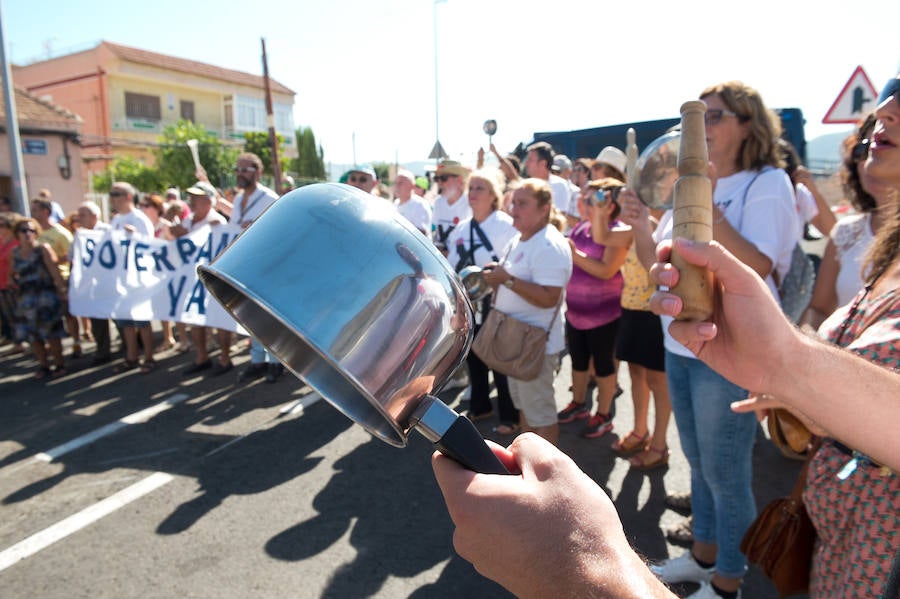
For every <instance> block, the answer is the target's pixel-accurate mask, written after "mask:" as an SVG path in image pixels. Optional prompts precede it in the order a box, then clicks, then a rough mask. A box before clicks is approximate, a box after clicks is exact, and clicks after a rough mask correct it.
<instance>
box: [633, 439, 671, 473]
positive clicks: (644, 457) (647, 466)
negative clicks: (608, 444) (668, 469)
mask: <svg viewBox="0 0 900 599" xmlns="http://www.w3.org/2000/svg"><path fill="white" fill-rule="evenodd" d="M653 456H656V458H655V459H654V458H653ZM628 463H629V464H631V467H632V468H634V469H635V470H653V469H655V468H659V467H660V466H665V465H666V464H668V463H669V448H668V447H663V448H662V449H656V448H655V447H653V446H652V445H651V446H650V447H648V448H647V449H646V450H645V451H643V452H641V453H639V454H636V455H634V456H632V457H631V458H630V459H629V460H628Z"/></svg>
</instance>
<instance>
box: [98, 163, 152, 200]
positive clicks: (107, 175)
mask: <svg viewBox="0 0 900 599" xmlns="http://www.w3.org/2000/svg"><path fill="white" fill-rule="evenodd" d="M113 181H126V182H128V183H131V184H132V185H134V186H135V187H136V188H137V189H138V191H152V192H156V191H160V190H162V189H165V188H166V184H165V182H164V181H163V179H162V178H160V173H159V170H158V169H156V168H151V167H148V166H147V165H146V164H144V163H143V162H140V161H139V160H137V159H136V158H134V157H132V156H123V157H122V158H116V159H115V160H114V161H113V162H112V164H111V165H110V167H109V168H107V169H106V170H105V171H103V172H102V173H99V174H97V175H94V190H95V191H97V192H99V193H106V192H108V191H109V188H110V187H112V184H113Z"/></svg>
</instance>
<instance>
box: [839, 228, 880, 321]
mask: <svg viewBox="0 0 900 599" xmlns="http://www.w3.org/2000/svg"><path fill="white" fill-rule="evenodd" d="M874 240H875V237H874V236H873V235H872V215H871V214H854V215H853V216H848V217H846V218H842V219H841V220H839V221H838V223H837V224H836V225H835V226H834V229H832V230H831V241H832V243H834V249H835V257H836V258H837V261H838V262H839V263H840V270H839V271H838V276H837V280H836V281H835V290H836V291H837V298H838V306H844V305H846V304H848V303H849V302H850V301H851V300H852V299H853V298H854V297H855V296H856V294H857V293H858V292H859V290H860V289H862V288H863V286H864V285H865V283H864V282H863V279H862V265H863V262H864V261H865V258H866V253H867V252H868V251H869V248H870V247H872V242H873V241H874Z"/></svg>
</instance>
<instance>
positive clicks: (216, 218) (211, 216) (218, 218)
mask: <svg viewBox="0 0 900 599" xmlns="http://www.w3.org/2000/svg"><path fill="white" fill-rule="evenodd" d="M227 222H228V221H227V220H225V217H224V216H222V215H221V214H219V213H218V212H216V211H215V209H214V208H210V209H209V212H208V213H207V214H206V218H204V219H203V220H201V221H197V222H196V223H195V222H194V215H193V214H191V215H190V216H189V217H187V218H186V219H184V220H183V221H181V226H182V227H184V228H185V229H187V230H188V231H190V230H191V229H195V228H197V227H200V226H202V225H212V224H213V223H215V224H217V225H224V224H225V223H227Z"/></svg>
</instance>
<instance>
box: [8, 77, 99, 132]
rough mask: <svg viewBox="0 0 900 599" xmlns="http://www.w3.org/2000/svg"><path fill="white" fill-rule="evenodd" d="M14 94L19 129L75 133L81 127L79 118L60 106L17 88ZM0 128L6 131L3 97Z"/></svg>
mask: <svg viewBox="0 0 900 599" xmlns="http://www.w3.org/2000/svg"><path fill="white" fill-rule="evenodd" d="M15 92H16V115H17V116H18V118H19V127H20V128H32V129H34V128H38V129H49V130H53V131H56V130H64V131H76V130H77V129H78V126H79V125H81V117H80V116H78V115H77V114H75V113H73V112H70V111H68V110H66V109H65V108H63V107H62V106H58V105H56V104H54V103H53V102H49V101H47V100H44V99H42V98H38V97H37V96H34V95H32V94H30V93H28V92H27V91H25V90H24V89H21V88H19V87H17V88H15ZM0 126H2V127H3V129H4V130H5V129H6V102H5V100H4V99H3V97H0Z"/></svg>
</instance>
